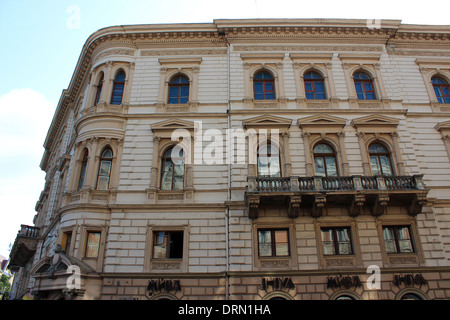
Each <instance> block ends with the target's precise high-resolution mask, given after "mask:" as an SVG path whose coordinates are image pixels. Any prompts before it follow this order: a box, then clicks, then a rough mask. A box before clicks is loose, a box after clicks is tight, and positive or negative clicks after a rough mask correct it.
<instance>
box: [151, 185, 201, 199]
mask: <svg viewBox="0 0 450 320" xmlns="http://www.w3.org/2000/svg"><path fill="white" fill-rule="evenodd" d="M146 192H147V199H149V200H151V201H158V200H181V202H186V201H189V200H192V199H193V197H194V188H185V189H182V190H158V189H155V188H148V189H146Z"/></svg>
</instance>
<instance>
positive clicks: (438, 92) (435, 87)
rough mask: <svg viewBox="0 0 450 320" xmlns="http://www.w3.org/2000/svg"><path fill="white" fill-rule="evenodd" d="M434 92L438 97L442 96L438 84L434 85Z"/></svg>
mask: <svg viewBox="0 0 450 320" xmlns="http://www.w3.org/2000/svg"><path fill="white" fill-rule="evenodd" d="M434 93H436V97H440V96H442V94H441V90H440V88H439V87H438V86H434Z"/></svg>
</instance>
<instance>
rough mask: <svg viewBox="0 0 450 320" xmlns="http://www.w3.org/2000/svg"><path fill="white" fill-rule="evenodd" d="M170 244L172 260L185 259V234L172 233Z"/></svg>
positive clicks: (179, 232)
mask: <svg viewBox="0 0 450 320" xmlns="http://www.w3.org/2000/svg"><path fill="white" fill-rule="evenodd" d="M169 235H170V243H169V247H170V248H169V257H168V258H171V259H181V258H183V232H182V231H172V232H170V234H169Z"/></svg>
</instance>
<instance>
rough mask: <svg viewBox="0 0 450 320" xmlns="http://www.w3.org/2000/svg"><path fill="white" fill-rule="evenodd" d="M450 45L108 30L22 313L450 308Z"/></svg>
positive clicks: (60, 130) (432, 39) (241, 27)
mask: <svg viewBox="0 0 450 320" xmlns="http://www.w3.org/2000/svg"><path fill="white" fill-rule="evenodd" d="M449 81H450V27H448V26H419V25H405V24H402V23H401V21H397V20H381V21H379V23H377V24H370V23H369V22H368V21H366V20H333V19H316V20H315V19H310V20H309V19H306V20H292V19H287V20H285V19H282V20H265V19H261V20H215V21H214V22H213V23H205V24H170V25H132V26H118V27H109V28H105V29H101V30H99V31H97V32H95V33H94V34H93V35H92V36H91V37H89V39H88V40H87V41H86V44H85V45H84V47H83V49H82V52H81V55H80V58H79V61H78V64H77V66H76V69H75V71H74V74H73V77H72V80H71V82H70V85H69V87H68V88H67V89H66V90H64V91H63V93H62V95H61V99H60V101H59V104H58V106H57V109H56V112H55V115H54V118H53V122H52V124H51V126H50V128H49V131H48V135H47V138H46V140H45V144H44V147H45V152H44V155H43V158H42V162H41V164H40V165H41V168H42V170H44V171H45V172H46V173H47V175H46V181H45V187H44V190H43V192H42V194H41V196H40V198H39V201H38V202H37V204H36V211H37V214H36V216H35V219H34V223H35V225H34V226H22V230H21V231H19V234H18V236H17V239H16V242H15V244H14V247H13V250H12V251H11V257H10V258H11V262H10V269H12V270H15V271H16V272H20V277H16V280H15V281H16V282H17V283H16V287H17V288H21V289H20V290H19V289H17V290H16V291H15V293H14V295H15V296H14V297H13V298H20V297H21V295H23V294H25V293H31V294H32V295H33V296H34V298H35V299H104V300H108V299H139V300H141V299H142V300H143V299H218V300H227V299H232V300H239V299H250V300H260V299H292V300H308V299H317V300H329V299H364V300H365V299H447V298H450V193H449V189H450V138H449V136H450V120H449V116H450V93H449V83H450V82H449Z"/></svg>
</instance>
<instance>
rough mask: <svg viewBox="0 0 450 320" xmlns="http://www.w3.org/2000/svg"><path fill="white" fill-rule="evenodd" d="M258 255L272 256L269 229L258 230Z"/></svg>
mask: <svg viewBox="0 0 450 320" xmlns="http://www.w3.org/2000/svg"><path fill="white" fill-rule="evenodd" d="M258 243H259V255H260V256H261V257H270V256H272V242H271V232H270V230H263V231H258Z"/></svg>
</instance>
